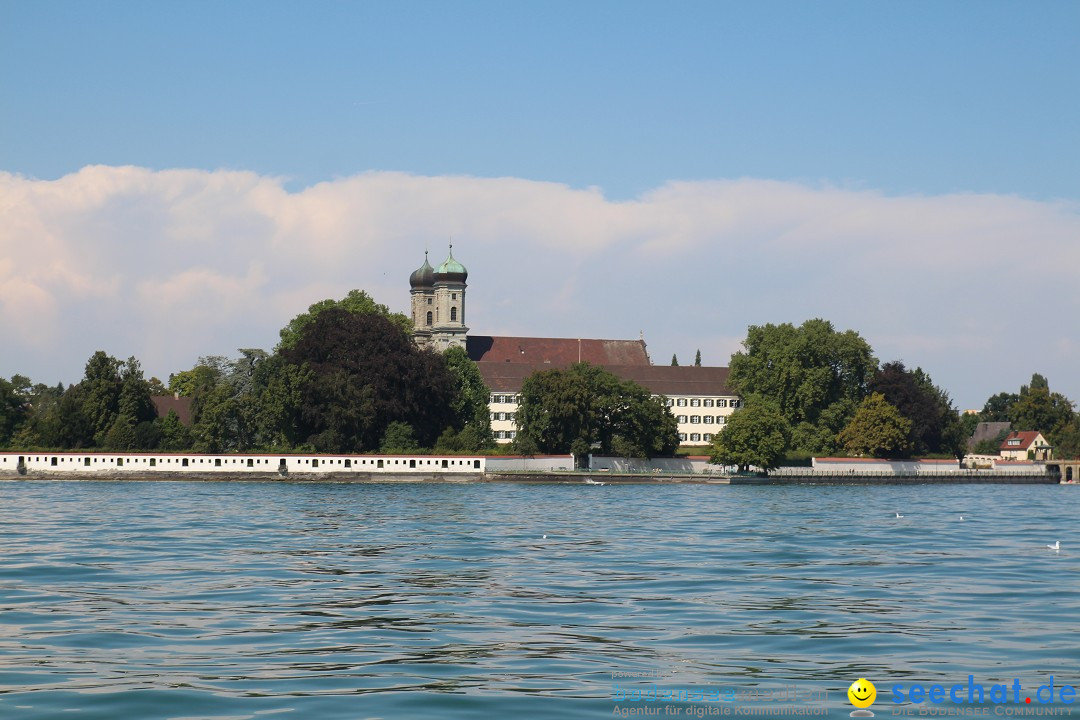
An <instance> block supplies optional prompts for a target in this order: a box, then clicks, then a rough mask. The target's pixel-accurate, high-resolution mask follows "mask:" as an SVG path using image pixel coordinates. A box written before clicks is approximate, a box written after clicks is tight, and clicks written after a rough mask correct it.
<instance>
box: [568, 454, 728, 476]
mask: <svg viewBox="0 0 1080 720" xmlns="http://www.w3.org/2000/svg"><path fill="white" fill-rule="evenodd" d="M589 469H590V470H594V471H596V470H599V471H601V472H619V473H652V474H662V473H671V474H673V475H692V474H697V475H719V474H723V473H725V472H727V471H728V470H730V468H726V467H724V466H721V465H713V464H712V463H710V462H709V458H708V457H707V456H704V455H693V456H686V457H671V458H652V459H644V458H624V457H608V456H603V455H590V456H589Z"/></svg>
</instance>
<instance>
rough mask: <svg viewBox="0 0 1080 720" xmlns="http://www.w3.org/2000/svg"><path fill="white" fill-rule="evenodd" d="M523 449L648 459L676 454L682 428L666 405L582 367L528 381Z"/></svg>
mask: <svg viewBox="0 0 1080 720" xmlns="http://www.w3.org/2000/svg"><path fill="white" fill-rule="evenodd" d="M517 423H518V428H519V430H518V437H519V438H521V437H522V436H524V437H523V439H522V442H521V443H519V445H522V446H528V447H530V448H533V447H535V448H536V451H537V452H542V453H566V452H571V453H573V454H574V455H575V456H577V457H578V458H584V457H585V456H586V455H587V454H588V453H589V451H590V449H592V448H593V447H594V446H598V449H599V451H600V452H601V453H602V454H611V453H613V452H619V453H620V454H633V455H640V456H645V457H652V456H655V455H665V454H670V453H672V452H674V450H675V448H676V447H677V446H678V432H677V429H678V426H677V424H676V421H675V418H674V417H673V416H672V415H671V413H670V412H668V410H667V408H666V406H665V405H664V402H663V399H662V398H658V397H653V396H652V395H651V394H650V393H649V391H648V390H646V389H645V388H643V387H641V386H640V385H638V384H637V383H633V382H629V381H624V380H622V379H620V378H619V377H617V376H615V375H613V374H612V373H610V372H608V371H607V370H604V369H603V368H599V367H596V366H594V365H590V364H588V363H576V364H574V365H572V366H571V367H570V368H568V369H566V370H563V369H557V368H556V369H552V370H545V371H542V372H536V373H534V374H533V375H531V376H529V377H528V378H526V379H525V382H524V383H523V384H522V388H521V403H520V404H519V405H518V414H517Z"/></svg>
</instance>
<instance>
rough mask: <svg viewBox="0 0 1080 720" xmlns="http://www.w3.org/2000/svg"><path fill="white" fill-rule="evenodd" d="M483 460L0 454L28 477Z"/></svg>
mask: <svg viewBox="0 0 1080 720" xmlns="http://www.w3.org/2000/svg"><path fill="white" fill-rule="evenodd" d="M486 461H487V458H485V457H482V456H460V455H285V454H282V455H263V454H247V455H203V454H196V453H75V452H52V453H45V452H33V453H30V452H0V475H21V474H23V473H24V472H25V474H27V475H29V474H31V473H48V474H71V475H88V474H95V473H140V474H143V473H145V474H154V473H191V474H199V473H208V474H213V473H222V474H251V475H260V474H261V475H266V474H270V473H277V474H280V475H305V474H307V475H319V474H327V473H334V474H335V475H336V474H348V473H357V474H361V473H385V474H394V473H418V474H419V473H439V474H453V473H469V474H476V473H482V472H484V471H485V465H486ZM20 468H21V469H20Z"/></svg>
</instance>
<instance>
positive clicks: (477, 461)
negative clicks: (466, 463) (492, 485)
mask: <svg viewBox="0 0 1080 720" xmlns="http://www.w3.org/2000/svg"><path fill="white" fill-rule="evenodd" d="M472 466H473V469H475V470H479V469H480V461H479V460H473V461H472Z"/></svg>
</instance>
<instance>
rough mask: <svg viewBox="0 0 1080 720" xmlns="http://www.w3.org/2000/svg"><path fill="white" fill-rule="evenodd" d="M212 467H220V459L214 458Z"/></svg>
mask: <svg viewBox="0 0 1080 720" xmlns="http://www.w3.org/2000/svg"><path fill="white" fill-rule="evenodd" d="M214 467H221V458H214Z"/></svg>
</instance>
